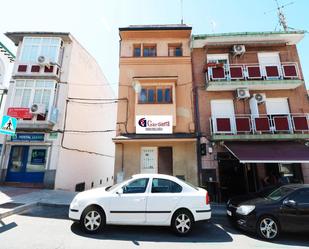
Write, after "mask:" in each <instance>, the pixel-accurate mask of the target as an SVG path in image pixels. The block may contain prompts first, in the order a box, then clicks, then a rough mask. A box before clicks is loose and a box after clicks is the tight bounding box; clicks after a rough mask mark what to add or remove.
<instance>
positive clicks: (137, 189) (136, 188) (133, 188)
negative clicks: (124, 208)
mask: <svg viewBox="0 0 309 249" xmlns="http://www.w3.org/2000/svg"><path fill="white" fill-rule="evenodd" d="M148 181H149V178H141V179H137V180H134V181H132V182H130V183H128V184H127V185H125V186H123V187H122V188H123V193H124V194H138V193H144V192H145V191H146V188H147V185H148Z"/></svg>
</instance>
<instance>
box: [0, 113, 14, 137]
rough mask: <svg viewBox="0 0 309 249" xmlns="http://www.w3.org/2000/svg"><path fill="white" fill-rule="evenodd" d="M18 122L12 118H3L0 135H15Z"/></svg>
mask: <svg viewBox="0 0 309 249" xmlns="http://www.w3.org/2000/svg"><path fill="white" fill-rule="evenodd" d="M16 125H17V120H16V118H13V117H10V116H3V118H2V122H1V127H0V133H2V134H5V135H15V131H16Z"/></svg>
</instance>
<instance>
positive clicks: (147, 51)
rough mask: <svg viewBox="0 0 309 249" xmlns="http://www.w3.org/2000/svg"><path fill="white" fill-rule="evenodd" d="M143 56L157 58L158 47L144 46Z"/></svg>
mask: <svg viewBox="0 0 309 249" xmlns="http://www.w3.org/2000/svg"><path fill="white" fill-rule="evenodd" d="M143 56H144V57H153V56H157V48H156V45H144V46H143Z"/></svg>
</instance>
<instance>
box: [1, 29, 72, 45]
mask: <svg viewBox="0 0 309 249" xmlns="http://www.w3.org/2000/svg"><path fill="white" fill-rule="evenodd" d="M5 35H6V36H7V37H8V38H10V39H11V40H12V41H13V42H14V44H15V45H16V46H18V43H19V42H20V41H22V40H23V38H24V36H39V37H61V39H62V40H64V41H71V40H72V38H71V34H70V33H68V32H45V31H42V32H41V31H38V32H33V31H23V32H6V33H5Z"/></svg>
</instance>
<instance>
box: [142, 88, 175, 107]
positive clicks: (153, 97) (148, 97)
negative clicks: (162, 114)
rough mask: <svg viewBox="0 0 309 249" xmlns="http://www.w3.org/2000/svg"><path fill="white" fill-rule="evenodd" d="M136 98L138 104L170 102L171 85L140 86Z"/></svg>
mask: <svg viewBox="0 0 309 249" xmlns="http://www.w3.org/2000/svg"><path fill="white" fill-rule="evenodd" d="M138 99H139V103H140V104H171V103H172V87H171V86H170V87H155V86H154V87H142V89H141V91H140V93H139V98H138Z"/></svg>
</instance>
